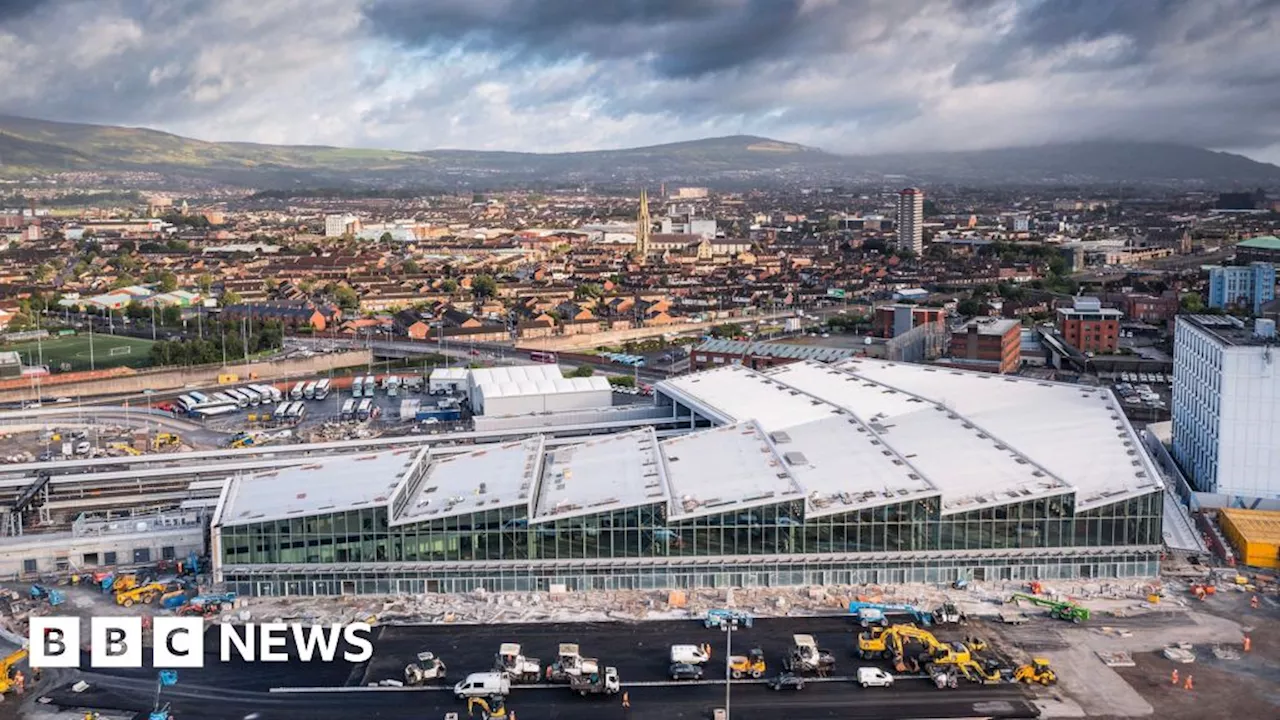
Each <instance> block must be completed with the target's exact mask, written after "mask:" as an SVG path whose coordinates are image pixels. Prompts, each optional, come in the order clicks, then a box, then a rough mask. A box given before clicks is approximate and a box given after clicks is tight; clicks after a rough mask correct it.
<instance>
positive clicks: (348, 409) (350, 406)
mask: <svg viewBox="0 0 1280 720" xmlns="http://www.w3.org/2000/svg"><path fill="white" fill-rule="evenodd" d="M355 415H356V401H355V400H353V399H351V398H347V399H346V400H343V401H342V413H341V414H340V415H339V417H341V418H342V419H343V420H353V419H355Z"/></svg>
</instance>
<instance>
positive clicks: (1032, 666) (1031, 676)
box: [1013, 658, 1058, 685]
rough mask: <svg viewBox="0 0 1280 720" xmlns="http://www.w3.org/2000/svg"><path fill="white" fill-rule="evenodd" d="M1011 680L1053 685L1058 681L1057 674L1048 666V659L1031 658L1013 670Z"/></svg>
mask: <svg viewBox="0 0 1280 720" xmlns="http://www.w3.org/2000/svg"><path fill="white" fill-rule="evenodd" d="M1013 681H1014V682H1024V683H1040V684H1041V685H1053V684H1054V683H1056V682H1058V674H1057V673H1055V672H1054V671H1053V668H1051V667H1049V661H1048V660H1046V659H1044V658H1032V659H1031V662H1030V663H1028V664H1026V665H1023V666H1022V667H1020V668H1018V669H1017V670H1014V671H1013Z"/></svg>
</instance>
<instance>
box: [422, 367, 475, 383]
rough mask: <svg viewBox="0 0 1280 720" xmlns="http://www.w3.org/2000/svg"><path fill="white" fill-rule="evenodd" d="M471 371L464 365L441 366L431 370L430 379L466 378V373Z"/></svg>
mask: <svg viewBox="0 0 1280 720" xmlns="http://www.w3.org/2000/svg"><path fill="white" fill-rule="evenodd" d="M469 372H471V371H470V370H468V369H467V368H464V367H456V368H451V367H442V368H436V369H435V370H432V371H431V379H432V380H466V379H467V373H469Z"/></svg>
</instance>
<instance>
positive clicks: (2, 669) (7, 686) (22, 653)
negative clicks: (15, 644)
mask: <svg viewBox="0 0 1280 720" xmlns="http://www.w3.org/2000/svg"><path fill="white" fill-rule="evenodd" d="M26 659H27V649H26V648H21V649H19V650H14V651H13V652H11V653H9V655H8V656H7V657H6V658H5V659H3V660H0V695H8V694H9V693H10V692H12V691H13V685H14V683H13V666H14V665H17V664H18V663H20V662H22V661H23V660H26Z"/></svg>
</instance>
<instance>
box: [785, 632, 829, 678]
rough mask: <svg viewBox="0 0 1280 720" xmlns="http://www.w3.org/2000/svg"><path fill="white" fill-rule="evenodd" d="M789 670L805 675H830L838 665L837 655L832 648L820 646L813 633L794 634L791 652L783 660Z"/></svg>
mask: <svg viewBox="0 0 1280 720" xmlns="http://www.w3.org/2000/svg"><path fill="white" fill-rule="evenodd" d="M782 667H783V669H784V670H786V671H787V672H791V673H796V674H798V675H803V674H807V673H815V674H817V675H820V676H824V677H825V676H827V675H830V674H831V672H832V671H833V670H835V667H836V657H835V655H833V654H832V653H831V651H830V650H827V649H825V648H820V647H818V641H817V640H814V639H813V636H812V635H792V636H791V652H790V653H789V654H788V655H787V657H786V658H784V659H783V661H782Z"/></svg>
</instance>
